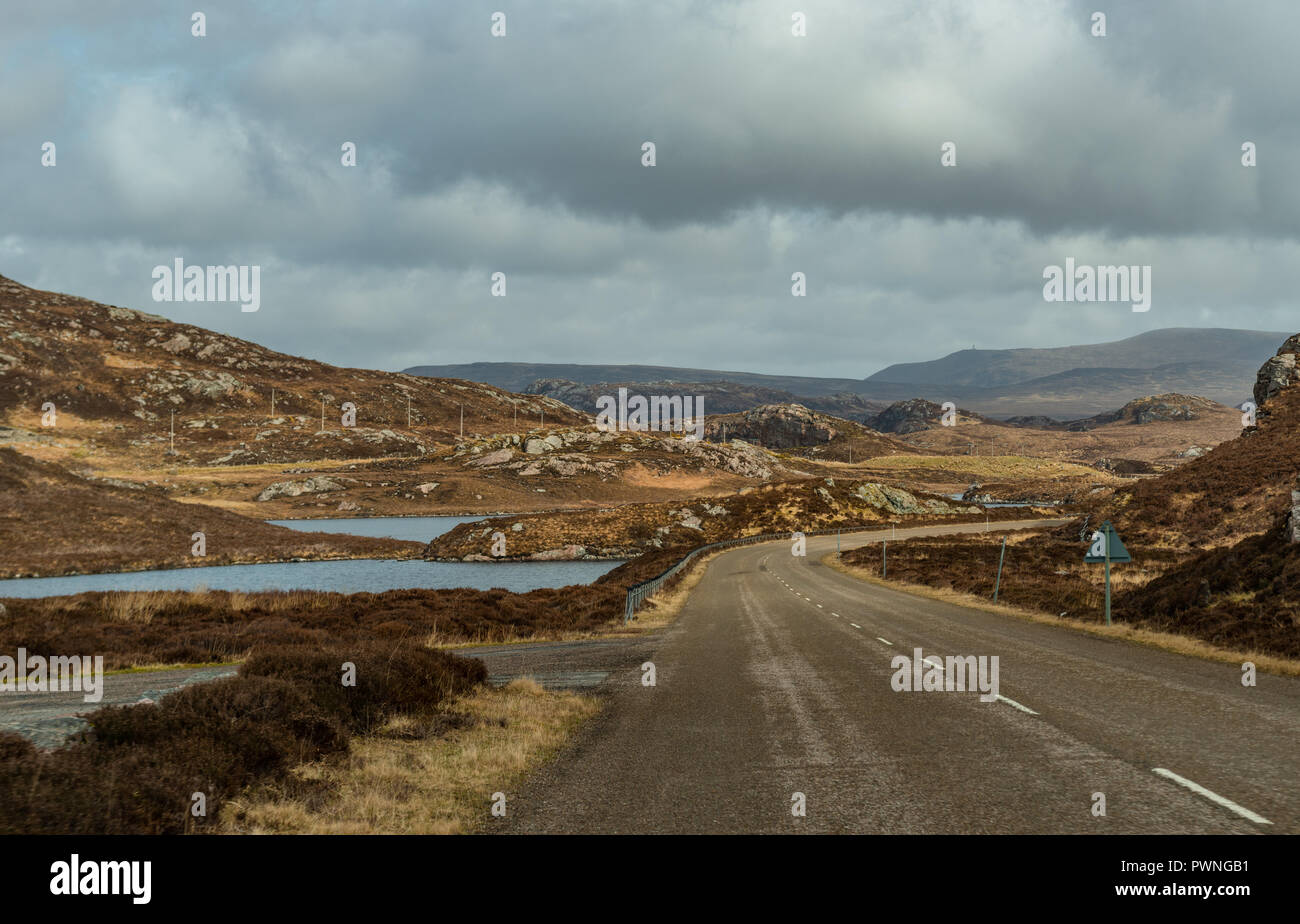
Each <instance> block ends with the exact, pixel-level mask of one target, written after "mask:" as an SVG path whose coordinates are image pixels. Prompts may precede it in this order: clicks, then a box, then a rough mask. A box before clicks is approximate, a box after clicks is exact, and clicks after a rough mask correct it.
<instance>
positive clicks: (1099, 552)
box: [1083, 520, 1133, 565]
mask: <svg viewBox="0 0 1300 924" xmlns="http://www.w3.org/2000/svg"><path fill="white" fill-rule="evenodd" d="M1108 545H1109V546H1110V561H1111V563H1112V564H1114V563H1115V562H1126V561H1132V560H1133V556H1132V555H1130V554H1129V553H1128V549H1126V548H1124V543H1123V542H1122V541H1120V538H1119V533H1117V532H1115V527H1113V526H1111V525H1110V520H1107V521H1106V522H1105V523H1102V524H1101V529H1099V530H1097V531H1096V532H1095V533H1093V534H1092V545H1090V546H1088V554H1087V555H1085V556H1083V560H1084V561H1085V562H1088V563H1089V564H1094V565H1096V564H1101V563H1103V562H1105V561H1106V547H1107V546H1108Z"/></svg>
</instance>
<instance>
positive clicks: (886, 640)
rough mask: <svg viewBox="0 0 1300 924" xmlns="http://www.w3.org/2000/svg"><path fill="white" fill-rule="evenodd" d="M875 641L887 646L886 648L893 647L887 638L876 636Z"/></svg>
mask: <svg viewBox="0 0 1300 924" xmlns="http://www.w3.org/2000/svg"><path fill="white" fill-rule="evenodd" d="M876 641H878V642H884V643H885V644H886V645H888V646H889V647H891V648H892V647H894V643H893V642H891V641H890V640H889V639H887V638H881V637H880V636H879V635H877V636H876Z"/></svg>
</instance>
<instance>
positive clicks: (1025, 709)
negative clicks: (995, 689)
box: [997, 693, 1038, 715]
mask: <svg viewBox="0 0 1300 924" xmlns="http://www.w3.org/2000/svg"><path fill="white" fill-rule="evenodd" d="M997 697H998V699H999V700H1000V701H1001V702H1004V703H1006V704H1007V705H1008V706H1014V707H1015V708H1017V709H1019V710H1020V711H1021V712H1027V713H1029V714H1030V715H1038V713H1037V712H1034V710H1032V709H1030V708H1029V707H1028V706H1022V705H1020V704H1019V703H1018V702H1016V701H1015V700H1014V699H1007V698H1006V697H1005V696H1003V695H1002V694H1001V693H999V694H997Z"/></svg>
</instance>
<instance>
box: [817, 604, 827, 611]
mask: <svg viewBox="0 0 1300 924" xmlns="http://www.w3.org/2000/svg"><path fill="white" fill-rule="evenodd" d="M817 609H819V610H823V609H825V607H824V606H822V605H821V604H820V603H818V604H817Z"/></svg>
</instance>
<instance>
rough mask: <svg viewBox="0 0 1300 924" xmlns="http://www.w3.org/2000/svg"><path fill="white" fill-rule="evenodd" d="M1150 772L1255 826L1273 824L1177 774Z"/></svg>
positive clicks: (1161, 770) (1158, 771)
mask: <svg viewBox="0 0 1300 924" xmlns="http://www.w3.org/2000/svg"><path fill="white" fill-rule="evenodd" d="M1151 772H1152V773H1154V774H1156V775H1158V776H1163V777H1164V778H1165V779H1167V780H1173V781H1174V782H1175V783H1177V784H1178V785H1179V786H1185V787H1186V788H1188V789H1190V790H1191V791H1192V792H1194V793H1196V794H1197V795H1198V796H1204V797H1205V798H1207V799H1209V800H1210V801H1211V802H1213V803H1215V804H1217V805H1222V806H1223V807H1224V808H1226V809H1228V810H1230V811H1233V812H1236V813H1237V814H1238V815H1240V816H1241V817H1242V818H1245V819H1247V820H1249V821H1253V822H1255V824H1257V825H1271V824H1272V823H1273V822H1271V821H1269V820H1268V819H1267V818H1265V817H1264V816H1262V815H1256V814H1255V813H1254V812H1252V811H1251V810H1250V809H1248V808H1244V807H1242V806H1240V805H1238V804H1237V803H1235V802H1233V801H1232V800H1231V799H1225V798H1223V796H1221V795H1219V794H1218V793H1217V792H1211V791H1210V790H1208V789H1206V788H1205V787H1204V786H1201V785H1200V784H1198V783H1193V782H1192V781H1191V780H1189V779H1186V778H1184V777H1181V776H1179V775H1178V774H1177V773H1174V772H1173V771H1172V770H1166V769H1165V768H1164V767H1154V768H1152V770H1151Z"/></svg>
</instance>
